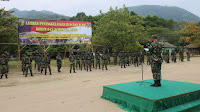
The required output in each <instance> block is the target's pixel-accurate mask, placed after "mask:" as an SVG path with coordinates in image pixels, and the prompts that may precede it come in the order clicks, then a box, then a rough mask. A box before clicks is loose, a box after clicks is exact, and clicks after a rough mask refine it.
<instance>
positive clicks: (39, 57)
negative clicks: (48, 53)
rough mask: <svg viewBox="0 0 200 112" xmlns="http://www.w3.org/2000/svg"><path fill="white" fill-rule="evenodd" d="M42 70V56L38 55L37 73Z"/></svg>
mask: <svg viewBox="0 0 200 112" xmlns="http://www.w3.org/2000/svg"><path fill="white" fill-rule="evenodd" d="M41 69H42V54H41V53H39V54H38V72H39V71H41Z"/></svg>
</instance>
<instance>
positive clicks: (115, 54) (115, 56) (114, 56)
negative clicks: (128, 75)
mask: <svg viewBox="0 0 200 112" xmlns="http://www.w3.org/2000/svg"><path fill="white" fill-rule="evenodd" d="M113 59H114V65H117V53H113Z"/></svg>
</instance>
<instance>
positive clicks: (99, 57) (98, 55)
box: [95, 52, 101, 69]
mask: <svg viewBox="0 0 200 112" xmlns="http://www.w3.org/2000/svg"><path fill="white" fill-rule="evenodd" d="M95 59H96V69H97V65H98V64H99V69H101V67H100V66H101V65H100V59H101V56H100V54H99V52H96V54H95Z"/></svg>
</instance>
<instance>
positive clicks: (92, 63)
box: [91, 53, 94, 68]
mask: <svg viewBox="0 0 200 112" xmlns="http://www.w3.org/2000/svg"><path fill="white" fill-rule="evenodd" d="M91 65H92V66H93V68H94V55H93V53H91Z"/></svg>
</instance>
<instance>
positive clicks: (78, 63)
mask: <svg viewBox="0 0 200 112" xmlns="http://www.w3.org/2000/svg"><path fill="white" fill-rule="evenodd" d="M80 64H81V63H80V55H79V53H77V54H76V69H77V65H79V69H80Z"/></svg>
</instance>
